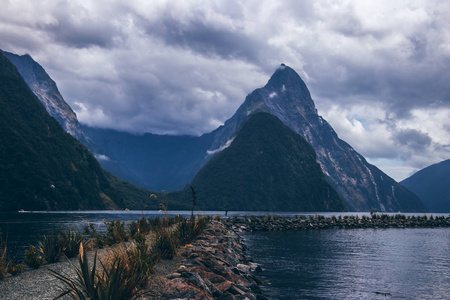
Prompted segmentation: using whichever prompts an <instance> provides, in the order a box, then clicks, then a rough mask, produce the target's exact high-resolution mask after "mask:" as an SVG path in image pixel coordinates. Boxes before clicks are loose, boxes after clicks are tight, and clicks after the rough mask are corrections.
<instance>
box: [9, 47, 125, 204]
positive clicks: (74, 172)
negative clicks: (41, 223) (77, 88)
mask: <svg viewBox="0 0 450 300" xmlns="http://www.w3.org/2000/svg"><path fill="white" fill-rule="evenodd" d="M0 107H1V109H0V141H1V143H0V210H6V211H8V210H16V211H17V210H18V209H21V208H23V209H26V210H47V209H51V210H59V209H108V208H117V207H120V206H123V202H122V199H120V197H119V196H118V195H117V194H118V193H117V192H116V191H115V190H114V189H113V188H112V186H111V185H110V183H109V181H108V179H107V178H106V176H105V174H104V173H103V170H102V169H101V168H100V165H99V164H98V162H97V161H96V160H95V158H94V156H92V154H91V153H90V152H89V151H88V150H87V148H86V147H84V146H83V145H82V144H81V143H80V142H79V141H77V140H76V139H75V138H73V137H72V136H70V135H69V134H68V133H66V132H65V131H64V130H63V129H62V128H61V126H60V125H59V124H58V122H56V121H55V119H54V118H52V117H50V116H49V114H48V113H47V111H46V110H45V108H44V107H43V106H42V105H41V103H40V102H39V100H38V99H37V98H36V96H35V95H34V94H33V93H32V91H31V90H30V89H29V88H28V86H27V84H26V83H25V81H24V80H23V78H22V77H21V76H20V74H19V73H18V71H17V69H16V68H15V67H14V65H13V64H12V63H11V62H10V61H9V60H8V59H7V58H6V57H5V56H3V54H2V53H1V52H0Z"/></svg>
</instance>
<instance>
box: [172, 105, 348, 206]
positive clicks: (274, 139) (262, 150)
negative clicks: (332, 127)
mask: <svg viewBox="0 0 450 300" xmlns="http://www.w3.org/2000/svg"><path fill="white" fill-rule="evenodd" d="M192 186H193V187H194V188H195V191H196V193H197V195H196V196H197V207H199V208H200V209H219V210H272V211H283V210H284V211H344V210H345V207H344V204H343V203H342V201H341V200H340V199H339V196H338V195H337V193H336V192H335V190H334V189H333V188H332V187H331V186H330V185H329V184H328V183H327V182H326V180H325V177H324V175H323V173H322V171H321V169H320V166H319V164H318V163H317V162H316V154H315V151H314V150H313V149H312V148H311V146H310V145H309V144H308V143H307V142H306V141H305V140H304V139H303V138H302V137H301V136H300V135H298V134H296V133H295V132H293V131H292V130H291V129H289V128H288V127H287V126H286V125H284V124H283V123H282V122H281V121H280V120H279V119H278V118H276V117H274V116H273V115H270V114H268V113H257V114H254V115H251V116H250V117H249V119H248V120H247V121H246V122H245V123H244V125H243V126H242V128H241V129H240V130H239V131H238V134H237V136H236V138H235V139H234V140H233V142H232V143H231V145H230V146H229V147H228V148H226V149H224V150H223V151H222V152H220V153H219V154H217V155H216V156H214V157H213V158H212V159H211V160H210V161H209V162H208V163H207V164H206V165H205V166H204V167H203V168H202V169H201V170H200V171H199V172H198V174H197V176H196V177H195V178H194V180H193V181H192ZM190 194H191V190H190V189H186V190H185V192H184V196H185V197H186V199H189V198H190ZM177 196H178V197H181V196H180V195H177ZM185 201H188V200H185Z"/></svg>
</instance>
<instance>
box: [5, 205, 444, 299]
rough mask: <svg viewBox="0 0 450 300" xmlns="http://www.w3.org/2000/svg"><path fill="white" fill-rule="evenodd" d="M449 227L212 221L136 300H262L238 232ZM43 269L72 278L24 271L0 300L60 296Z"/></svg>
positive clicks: (399, 220) (358, 221)
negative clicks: (144, 293) (139, 298)
mask: <svg viewBox="0 0 450 300" xmlns="http://www.w3.org/2000/svg"><path fill="white" fill-rule="evenodd" d="M449 227H450V216H448V217H444V216H439V217H429V216H420V217H419V216H417V217H416V216H404V215H392V216H390V215H383V214H372V215H371V217H367V216H362V217H358V216H344V217H335V216H332V217H327V218H325V217H324V216H320V215H316V216H296V217H292V218H288V217H277V216H261V217H255V216H253V217H245V216H244V217H242V218H237V217H234V218H220V217H216V218H214V219H213V220H211V221H210V222H209V224H208V226H207V227H206V229H205V230H204V231H203V232H202V233H201V234H200V235H199V236H197V238H196V239H195V240H194V241H193V242H192V243H191V244H188V245H186V246H183V247H180V248H179V249H178V253H177V255H176V256H175V257H174V258H173V259H172V260H162V261H161V262H159V263H158V264H157V265H156V266H155V270H156V272H155V273H154V274H152V275H151V276H150V278H149V283H148V285H147V286H146V288H145V290H147V291H148V292H149V295H151V297H150V296H147V297H148V298H146V297H143V298H141V299H177V298H180V299H183V298H184V299H218V298H220V299H245V298H247V299H251V300H253V299H256V300H265V299H267V298H266V297H264V295H263V294H262V292H261V289H260V286H261V285H262V282H261V281H260V280H259V279H258V278H257V275H258V273H259V272H261V271H262V270H261V268H260V267H259V266H258V265H257V264H256V263H254V262H252V261H251V258H250V257H248V255H247V247H246V245H245V243H244V240H243V238H242V237H241V236H240V235H239V233H240V232H251V231H280V230H291V231H295V230H323V229H331V230H332V229H376V228H380V229H386V228H449ZM102 251H108V250H107V249H105V250H102ZM91 255H92V254H91ZM47 269H57V270H58V271H62V272H66V273H72V274H73V270H72V269H71V267H70V265H69V263H68V262H67V261H61V262H58V263H56V264H49V265H45V266H42V267H41V268H40V269H37V270H26V271H25V272H23V273H21V274H19V275H18V276H15V277H12V276H9V277H7V278H6V279H5V280H4V281H0V298H2V299H3V298H4V299H52V298H53V297H55V296H56V295H57V294H58V293H59V291H60V290H59V286H60V282H58V281H57V280H56V279H55V278H53V277H51V276H50V275H49V272H48V270H47ZM24 286H27V288H26V289H23V287H24Z"/></svg>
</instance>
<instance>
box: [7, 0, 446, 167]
mask: <svg viewBox="0 0 450 300" xmlns="http://www.w3.org/2000/svg"><path fill="white" fill-rule="evenodd" d="M449 14H450V3H449V2H448V1H440V0H433V1H430V0H427V1H425V0H419V1H415V2H414V3H412V2H411V1H406V0H398V1H395V2H394V1H388V0H380V1H339V0H326V1H314V2H313V1H270V0H247V1H215V2H210V1H201V0H200V1H196V2H194V1H162V0H161V1H158V0H154V1H139V0H129V1H126V2H121V1H104V0H97V1H87V0H86V1H84V0H79V1H64V0H61V1H45V2H30V1H21V0H16V1H10V2H7V3H5V5H3V6H2V10H0V48H2V49H3V50H7V51H11V52H15V53H18V54H24V53H29V54H31V56H32V57H33V58H34V59H36V60H37V61H38V62H39V63H40V64H42V65H43V66H44V68H45V69H46V70H47V72H48V73H49V74H50V75H51V76H52V77H53V79H54V80H55V81H56V82H57V84H58V86H59V88H60V91H61V92H62V93H63V96H64V98H65V100H66V101H67V102H68V103H69V104H70V105H71V106H72V107H73V108H74V109H75V110H76V111H77V114H78V117H79V119H80V120H81V121H82V122H84V123H87V124H89V125H91V126H98V127H106V128H114V129H118V130H126V131H131V132H138V133H142V132H154V133H175V134H196V135H199V134H202V133H205V132H209V131H211V130H213V129H215V128H216V127H217V126H219V125H220V124H222V123H223V122H224V121H225V120H226V119H228V118H229V117H231V115H232V114H233V113H234V111H235V110H236V109H237V108H238V107H239V105H240V104H241V103H242V102H243V101H244V99H245V96H246V95H247V94H248V93H250V92H252V90H254V89H256V88H258V87H261V86H263V85H264V84H265V83H266V82H267V80H268V79H269V77H270V75H271V74H272V73H273V72H274V70H275V69H276V68H277V66H279V64H280V63H282V62H283V63H286V64H287V65H289V66H290V67H292V68H294V69H295V70H296V71H297V72H298V73H299V75H300V76H301V77H302V78H303V79H304V81H305V82H306V84H307V85H308V87H309V88H310V90H311V94H312V97H313V99H314V100H315V101H316V105H317V107H318V108H319V113H320V114H322V115H324V116H325V117H326V118H327V119H328V120H329V121H330V123H331V124H332V126H333V127H335V129H336V131H337V132H338V134H339V136H341V137H343V138H344V140H346V141H347V142H348V143H349V144H351V145H352V146H354V147H355V149H356V150H358V151H360V152H361V154H363V155H367V156H370V157H369V158H375V159H378V158H380V159H392V158H395V157H401V160H402V163H404V164H405V165H408V166H413V165H414V167H417V166H418V165H420V164H423V165H424V164H426V163H432V162H437V160H439V159H443V158H445V156H446V155H448V153H447V152H446V151H447V150H445V149H446V147H445V145H448V144H450V138H449V133H448V128H450V121H449V119H450V96H449V95H450V88H449V84H448V82H449V81H450V69H449V68H448V67H447V66H448V65H450V40H449V38H448V37H449V36H450V35H449V33H450V19H449V18H448V15H449ZM419 125H420V126H419ZM430 140H431V141H430ZM428 142H430V143H428ZM422 146H423V147H422ZM409 171H411V170H409Z"/></svg>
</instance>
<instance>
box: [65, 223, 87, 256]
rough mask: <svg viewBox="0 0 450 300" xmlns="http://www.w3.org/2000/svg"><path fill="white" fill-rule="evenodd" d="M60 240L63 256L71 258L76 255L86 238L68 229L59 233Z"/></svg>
mask: <svg viewBox="0 0 450 300" xmlns="http://www.w3.org/2000/svg"><path fill="white" fill-rule="evenodd" d="M60 240H61V244H62V245H63V253H64V255H65V256H67V257H68V258H72V257H75V256H76V255H77V253H78V251H79V249H80V245H81V243H83V242H85V240H86V238H85V237H84V236H83V234H82V233H81V232H80V231H79V230H78V229H68V230H65V231H61V232H60Z"/></svg>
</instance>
